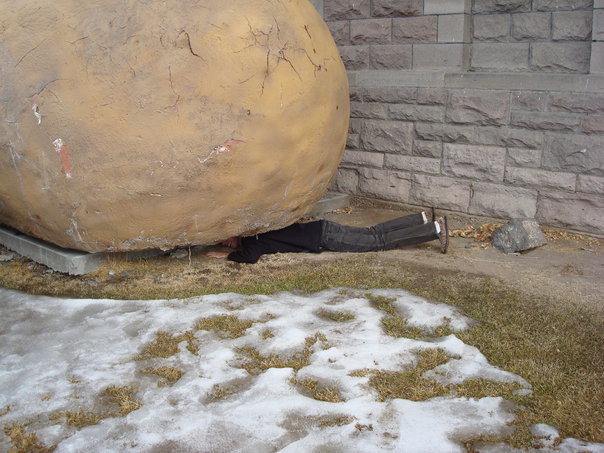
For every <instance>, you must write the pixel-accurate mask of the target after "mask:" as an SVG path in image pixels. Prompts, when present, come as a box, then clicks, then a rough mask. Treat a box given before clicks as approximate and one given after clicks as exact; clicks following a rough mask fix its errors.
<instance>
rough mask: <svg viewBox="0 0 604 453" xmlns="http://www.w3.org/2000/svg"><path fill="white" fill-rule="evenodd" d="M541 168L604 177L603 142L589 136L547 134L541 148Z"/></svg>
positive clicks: (600, 139) (596, 137)
mask: <svg viewBox="0 0 604 453" xmlns="http://www.w3.org/2000/svg"><path fill="white" fill-rule="evenodd" d="M543 168H546V169H549V170H554V171H567V172H573V173H581V174H586V175H596V176H604V140H602V137H598V136H590V135H587V136H582V135H577V134H549V135H548V136H547V137H546V140H545V146H544V147H543Z"/></svg>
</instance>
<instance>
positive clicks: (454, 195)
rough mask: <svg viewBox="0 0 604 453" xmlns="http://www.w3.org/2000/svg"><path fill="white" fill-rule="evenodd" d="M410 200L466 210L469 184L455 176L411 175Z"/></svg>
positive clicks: (427, 204) (443, 207)
mask: <svg viewBox="0 0 604 453" xmlns="http://www.w3.org/2000/svg"><path fill="white" fill-rule="evenodd" d="M411 201H412V202H415V203H416V204H419V205H424V206H438V207H439V208H441V209H450V210H452V211H459V212H467V211H468V203H469V201H470V184H469V183H467V182H465V181H460V180H457V179H455V178H447V177H442V176H429V175H421V174H416V175H413V184H412V188H411Z"/></svg>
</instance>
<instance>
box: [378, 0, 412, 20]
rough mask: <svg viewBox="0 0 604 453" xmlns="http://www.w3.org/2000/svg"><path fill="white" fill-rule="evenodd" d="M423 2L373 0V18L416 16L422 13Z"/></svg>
mask: <svg viewBox="0 0 604 453" xmlns="http://www.w3.org/2000/svg"><path fill="white" fill-rule="evenodd" d="M422 7H423V0H373V2H372V7H371V14H372V15H373V16H375V17H396V16H417V15H419V14H421V13H422V12H423V8H422Z"/></svg>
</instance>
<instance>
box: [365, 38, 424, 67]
mask: <svg viewBox="0 0 604 453" xmlns="http://www.w3.org/2000/svg"><path fill="white" fill-rule="evenodd" d="M369 61H370V66H371V68H372V69H411V67H412V65H413V48H412V46H411V44H400V45H394V46H371V50H370V55H369Z"/></svg>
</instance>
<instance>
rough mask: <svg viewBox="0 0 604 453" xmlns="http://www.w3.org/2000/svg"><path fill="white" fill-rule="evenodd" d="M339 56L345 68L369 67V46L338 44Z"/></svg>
mask: <svg viewBox="0 0 604 453" xmlns="http://www.w3.org/2000/svg"><path fill="white" fill-rule="evenodd" d="M340 56H341V57H342V61H343V62H344V66H346V69H349V70H355V69H367V68H368V67H369V46H340Z"/></svg>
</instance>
